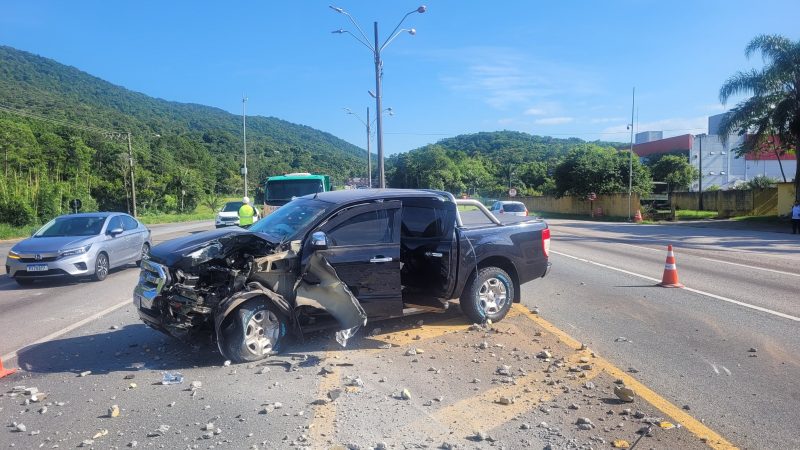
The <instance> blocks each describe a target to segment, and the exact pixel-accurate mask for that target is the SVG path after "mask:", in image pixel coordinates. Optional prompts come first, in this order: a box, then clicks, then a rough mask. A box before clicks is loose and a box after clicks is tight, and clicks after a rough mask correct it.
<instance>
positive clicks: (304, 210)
mask: <svg viewBox="0 0 800 450" xmlns="http://www.w3.org/2000/svg"><path fill="white" fill-rule="evenodd" d="M546 228H547V225H546V224H545V223H544V222H542V221H528V222H524V223H517V224H511V225H502V224H499V222H495V223H493V224H492V225H489V226H484V227H477V228H469V227H465V226H463V225H462V222H461V218H460V217H459V215H458V211H457V208H456V205H455V201H454V199H453V197H452V195H450V194H447V193H443V192H437V191H422V190H400V189H385V190H359V191H357V192H354V191H333V192H326V193H320V194H318V195H315V196H306V197H302V198H300V199H296V200H293V201H292V202H290V203H288V204H287V205H285V206H283V207H281V208H279V209H278V210H276V211H275V212H274V213H273V214H271V215H270V216H267V217H266V218H264V219H262V220H261V221H259V222H258V223H256V225H254V226H253V227H252V228H251V229H250V230H244V229H241V228H238V227H237V228H226V229H219V230H214V231H209V232H205V233H199V234H195V235H191V236H187V237H184V238H179V239H175V240H172V241H168V242H165V243H163V244H161V245H159V246H156V247H154V248H153V249H152V250H151V254H150V256H149V258H148V259H147V260H146V261H145V262H144V263H143V265H142V271H141V275H140V280H139V284H138V285H137V286H136V288H135V290H134V304H135V305H136V307H137V310H138V312H139V316H140V317H141V319H142V320H143V321H144V322H145V323H146V324H148V325H150V326H151V327H153V328H156V329H158V330H160V331H163V332H165V333H167V334H169V335H171V336H174V337H177V338H179V339H182V340H185V341H188V342H192V341H196V340H198V339H201V340H202V339H210V340H212V341H213V340H217V341H218V342H217V343H218V344H219V348H220V350H221V351H223V353H224V347H223V346H222V345H221V344H220V343H219V340H220V338H219V336H220V330H221V328H222V327H223V326H226V325H225V324H226V323H227V324H228V327H229V325H230V322H226V321H229V320H235V319H233V318H232V317H233V316H234V314H233V313H234V312H235V311H236V310H237V309H238V308H240V307H241V306H242V305H245V304H250V303H252V301H256V302H261V303H264V304H269V305H273V309H272V310H273V311H276V312H277V313H278V314H279V315H280V316H281V317H284V318H285V320H287V321H288V322H289V323H288V325H289V328H290V329H291V330H293V331H294V332H295V333H302V330H303V328H304V327H307V326H308V325H310V324H317V323H319V321H322V322H324V321H325V320H326V319H325V317H328V318H331V317H332V318H333V319H334V320H335V322H336V323H337V325H336V326H334V328H338V330H339V331H338V332H337V334H336V338H337V341H339V343H340V344H342V345H344V344H345V343H346V341H347V339H348V338H349V337H350V336H352V335H353V334H354V333H355V332H356V330H357V329H358V328H359V327H363V326H364V325H365V324H366V323H367V320H377V319H383V318H389V317H398V316H401V315H403V312H404V308H405V310H408V309H410V308H408V307H409V306H410V305H423V306H426V307H432V308H439V309H442V310H443V309H444V308H446V306H447V302H448V301H449V300H452V299H458V298H459V297H460V296H461V293H462V291H463V290H464V288H465V285H467V284H468V280H469V279H470V277H472V276H474V274H475V273H476V272H477V270H478V269H479V268H480V267H482V266H484V265H486V264H488V263H491V265H493V266H498V267H502V268H503V269H504V270H506V271H507V272H508V273H509V275H510V276H511V277H512V278H513V279H514V284H515V285H516V286H517V287H518V286H519V285H520V284H522V283H525V282H527V281H530V280H532V279H534V278H537V277H541V276H544V275H545V274H546V273H547V270H548V268H549V263H548V262H547V256H546V254H544V251H543V248H542V241H541V237H542V230H544V229H546ZM312 234H315V235H318V236H317V237H318V238H319V239H322V240H321V241H320V240H317V241H314V240H312V239H311V235H312ZM323 238H324V239H323ZM515 292H517V297H518V296H519V294H518V292H519V289H515ZM514 300H516V301H518V300H519V298H516V299H514Z"/></svg>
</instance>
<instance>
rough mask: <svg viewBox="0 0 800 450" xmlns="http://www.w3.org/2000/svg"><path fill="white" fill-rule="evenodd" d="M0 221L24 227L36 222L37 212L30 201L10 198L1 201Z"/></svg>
mask: <svg viewBox="0 0 800 450" xmlns="http://www.w3.org/2000/svg"><path fill="white" fill-rule="evenodd" d="M0 222H3V223H8V224H11V225H13V226H15V227H22V226H25V225H30V224H33V223H34V222H36V214H34V212H33V208H31V205H30V204H28V202H26V201H23V200H20V199H17V198H9V199H6V200H5V202H3V203H0Z"/></svg>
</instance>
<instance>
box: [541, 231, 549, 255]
mask: <svg viewBox="0 0 800 450" xmlns="http://www.w3.org/2000/svg"><path fill="white" fill-rule="evenodd" d="M542 252H543V253H544V256H545V258H549V257H550V228H545V229H544V230H542Z"/></svg>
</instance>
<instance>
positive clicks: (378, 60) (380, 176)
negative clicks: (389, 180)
mask: <svg viewBox="0 0 800 450" xmlns="http://www.w3.org/2000/svg"><path fill="white" fill-rule="evenodd" d="M374 25H375V47H373V48H374V49H375V108H376V111H377V113H378V117H377V119H378V187H379V188H381V189H384V188H385V187H386V178H385V177H384V175H385V174H384V172H383V120H382V119H381V116H383V114H382V112H383V108H382V107H381V101H382V100H383V99H382V98H381V96H382V93H381V78H383V77H382V75H383V74H382V73H381V72H382V71H383V63H382V62H381V51H380V48H381V47H380V43H378V22H374Z"/></svg>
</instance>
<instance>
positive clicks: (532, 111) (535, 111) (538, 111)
mask: <svg viewBox="0 0 800 450" xmlns="http://www.w3.org/2000/svg"><path fill="white" fill-rule="evenodd" d="M523 114H525V115H526V116H543V115H545V114H547V111H545V110H544V109H542V108H528V109H526V110H525V112H524V113H523Z"/></svg>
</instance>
